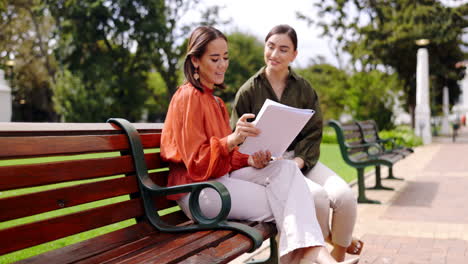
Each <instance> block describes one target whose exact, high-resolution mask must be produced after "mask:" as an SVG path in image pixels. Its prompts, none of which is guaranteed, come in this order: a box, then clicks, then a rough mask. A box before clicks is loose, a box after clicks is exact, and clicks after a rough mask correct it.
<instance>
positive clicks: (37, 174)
mask: <svg viewBox="0 0 468 264" xmlns="http://www.w3.org/2000/svg"><path fill="white" fill-rule="evenodd" d="M145 160H146V164H147V167H148V169H150V170H151V169H156V168H164V167H165V166H167V164H166V163H164V162H162V161H161V157H160V154H159V153H149V154H145ZM115 164H119V166H115ZM133 170H134V168H133V164H132V161H131V157H130V156H119V157H111V158H99V159H83V160H70V161H58V162H47V163H40V164H29V165H13V166H4V167H1V166H0V175H1V177H0V191H4V190H10V189H18V188H25V187H34V186H40V185H46V184H52V183H60V182H67V181H75V180H84V179H91V178H98V177H105V176H112V175H119V174H125V173H130V172H132V171H133Z"/></svg>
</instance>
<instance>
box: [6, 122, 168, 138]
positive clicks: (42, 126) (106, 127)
mask: <svg viewBox="0 0 468 264" xmlns="http://www.w3.org/2000/svg"><path fill="white" fill-rule="evenodd" d="M132 125H133V126H134V127H135V128H136V129H137V130H138V132H139V133H147V132H151V133H155V132H159V133H160V132H161V131H162V128H163V124H162V123H132ZM121 131H122V130H121V128H120V127H118V126H116V125H114V124H111V123H37V122H35V123H33V122H31V123H28V122H0V136H2V137H5V136H18V135H25V136H27V135H35V136H40V135H71V134H76V135H78V134H81V135H90V134H93V133H95V134H101V135H102V134H115V133H116V132H117V133H121Z"/></svg>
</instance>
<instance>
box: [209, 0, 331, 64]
mask: <svg viewBox="0 0 468 264" xmlns="http://www.w3.org/2000/svg"><path fill="white" fill-rule="evenodd" d="M203 2H204V3H206V4H207V5H219V6H225V8H224V9H222V10H221V11H220V17H221V19H222V20H226V19H228V18H231V23H230V24H229V25H227V26H220V27H219V29H220V30H221V31H223V32H224V33H230V32H232V31H234V30H236V29H237V30H239V31H241V32H246V33H250V34H252V35H254V36H256V37H257V38H258V39H259V40H261V41H262V42H263V39H264V38H265V36H266V34H267V33H268V32H269V31H270V29H271V28H272V27H274V26H276V25H279V24H289V25H290V26H292V27H293V28H294V29H295V30H296V32H297V35H298V52H299V55H298V57H297V59H296V61H295V63H294V66H307V65H308V62H309V60H310V59H311V58H313V57H315V56H317V55H322V56H324V57H325V58H326V60H327V61H328V62H329V63H332V64H334V65H337V61H336V58H335V57H334V56H333V55H332V53H331V51H330V48H329V41H328V40H327V39H324V38H320V37H319V34H320V32H321V31H320V29H319V28H317V27H314V26H311V27H309V26H307V23H306V22H305V21H303V20H299V19H297V18H296V12H297V11H301V12H303V13H307V14H310V15H314V16H315V14H316V12H315V10H314V7H313V2H314V0H286V1H285V0H282V1H278V0H234V1H233V0H203Z"/></svg>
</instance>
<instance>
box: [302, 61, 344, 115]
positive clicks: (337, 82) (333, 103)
mask: <svg viewBox="0 0 468 264" xmlns="http://www.w3.org/2000/svg"><path fill="white" fill-rule="evenodd" d="M297 72H298V73H299V74H300V75H301V76H302V77H304V78H305V79H306V80H307V81H309V83H310V84H311V85H312V87H313V88H314V89H315V90H316V91H317V94H318V96H319V99H320V107H321V108H322V113H323V115H324V120H327V119H337V118H339V116H340V115H341V114H342V113H343V112H344V111H345V109H346V106H347V105H349V102H348V101H349V100H348V97H347V96H346V93H345V91H347V90H348V89H349V88H350V87H349V84H348V82H347V79H348V78H349V77H348V74H347V73H346V72H345V71H343V70H340V69H337V68H336V67H334V66H332V65H330V64H316V65H312V66H310V67H308V68H305V69H298V70H297Z"/></svg>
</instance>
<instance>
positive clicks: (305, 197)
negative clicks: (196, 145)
mask: <svg viewBox="0 0 468 264" xmlns="http://www.w3.org/2000/svg"><path fill="white" fill-rule="evenodd" d="M217 181H218V182H221V183H222V184H224V185H225V186H226V188H227V189H228V190H229V193H230V195H231V211H230V213H229V215H228V218H229V219H238V220H252V221H275V223H276V226H277V229H278V232H279V235H280V236H279V237H280V239H279V254H280V261H281V263H298V262H299V260H300V259H301V258H302V256H301V255H300V253H301V252H298V251H294V250H296V249H300V248H306V247H312V246H323V245H324V238H323V235H322V232H321V228H320V225H319V223H318V221H317V218H316V213H315V205H314V199H313V196H312V193H311V189H315V188H317V187H316V186H314V185H316V184H315V183H313V182H312V181H310V180H308V179H306V178H305V177H304V176H303V175H302V173H301V171H300V170H299V169H298V167H297V165H296V164H295V163H294V162H293V161H290V160H278V161H274V162H270V164H269V165H268V166H267V167H265V168H263V169H255V168H252V167H246V168H242V169H240V170H237V171H234V172H232V173H231V174H230V175H225V176H223V177H221V178H219V179H217ZM188 201H189V195H185V196H184V197H182V198H181V199H179V201H178V203H179V205H180V206H181V208H182V210H184V212H185V213H186V214H187V215H188V216H190V213H189V210H188ZM200 207H201V209H202V212H203V213H204V214H205V215H206V216H207V217H214V216H216V215H217V214H218V212H219V210H220V208H221V199H220V198H219V195H218V194H217V193H216V191H214V190H212V189H205V190H204V191H202V193H201V194H200ZM293 251H294V252H293Z"/></svg>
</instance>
